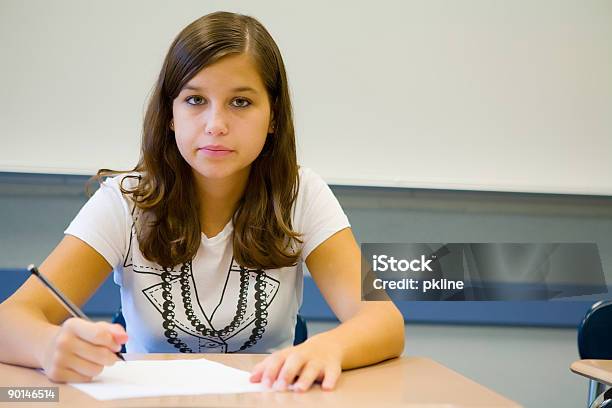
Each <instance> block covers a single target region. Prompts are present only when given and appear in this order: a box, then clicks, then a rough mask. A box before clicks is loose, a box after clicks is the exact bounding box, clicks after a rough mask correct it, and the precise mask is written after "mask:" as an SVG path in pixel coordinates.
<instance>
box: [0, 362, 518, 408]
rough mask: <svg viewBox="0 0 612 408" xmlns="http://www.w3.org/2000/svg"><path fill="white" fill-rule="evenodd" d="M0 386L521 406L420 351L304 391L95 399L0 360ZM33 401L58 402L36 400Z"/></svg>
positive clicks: (238, 401) (189, 403) (334, 403)
mask: <svg viewBox="0 0 612 408" xmlns="http://www.w3.org/2000/svg"><path fill="white" fill-rule="evenodd" d="M265 356H266V355H264V354H231V355H228V354H189V355H187V354H146V355H145V354H125V357H126V360H135V359H159V360H161V359H174V358H207V359H210V360H212V361H217V362H220V363H223V364H226V365H228V366H231V367H235V368H238V369H242V370H247V371H249V370H250V369H251V368H252V367H253V366H254V365H255V364H256V363H257V362H259V361H261V360H262V359H263V358H264V357H265ZM0 386H2V387H8V386H13V387H49V386H59V406H79V407H117V406H121V407H143V406H154V407H155V406H184V407H195V406H198V407H208V406H214V407H253V406H266V407H280V406H282V407H286V406H304V407H306V406H308V407H310V406H312V407H317V408H321V407H328V406H329V407H343V406H350V407H351V408H354V407H362V406H364V407H365V406H368V407H375V406H377V407H400V406H402V407H405V406H425V405H426V406H428V407H519V406H520V405H519V404H517V403H515V402H513V401H511V400H509V399H507V398H505V397H502V396H501V395H499V394H497V393H495V392H493V391H491V390H489V389H488V388H485V387H484V386H482V385H480V384H478V383H476V382H474V381H472V380H470V379H468V378H466V377H463V376H462V375H460V374H458V373H456V372H454V371H452V370H450V369H448V368H446V367H444V366H442V365H440V364H438V363H436V362H435V361H433V360H430V359H428V358H422V357H401V358H396V359H392V360H387V361H384V362H382V363H379V364H376V365H372V366H369V367H364V368H359V369H355V370H349V371H345V372H343V374H342V376H341V377H340V380H339V381H338V384H337V386H336V389H335V390H334V391H322V390H321V389H320V387H319V386H318V385H317V386H315V387H314V388H313V389H311V390H309V391H308V392H305V393H294V392H291V391H288V392H264V393H245V394H216V395H211V394H209V395H197V396H176V397H155V398H131V399H122V400H111V401H98V400H95V399H93V398H91V397H89V396H88V395H87V394H84V393H82V392H81V391H79V390H77V389H76V388H73V387H71V386H69V385H66V384H54V383H53V382H51V381H49V380H48V379H47V377H45V376H44V374H43V373H41V372H40V371H38V370H34V369H30V368H23V367H18V366H12V365H8V364H2V363H0ZM36 406H37V407H41V408H42V407H44V406H58V404H57V403H43V402H39V403H36Z"/></svg>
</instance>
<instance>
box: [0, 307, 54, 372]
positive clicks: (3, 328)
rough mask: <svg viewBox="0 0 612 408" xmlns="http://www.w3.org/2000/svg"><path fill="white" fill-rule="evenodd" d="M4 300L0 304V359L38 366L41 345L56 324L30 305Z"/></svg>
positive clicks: (52, 331)
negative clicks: (9, 302) (0, 336)
mask: <svg viewBox="0 0 612 408" xmlns="http://www.w3.org/2000/svg"><path fill="white" fill-rule="evenodd" d="M7 303H8V302H5V303H3V304H1V305H0V333H2V339H1V340H0V361H2V362H3V363H9V364H17V365H21V366H25V367H33V368H40V367H41V356H42V353H43V352H44V348H45V347H46V346H47V345H48V344H49V342H50V341H51V339H52V338H53V336H55V334H56V333H57V331H58V330H59V329H60V327H59V326H57V325H54V324H52V323H50V322H49V321H48V320H47V318H46V316H45V315H44V314H43V312H42V311H40V310H38V309H36V308H34V307H29V306H28V305H23V304H18V303H17V304H7Z"/></svg>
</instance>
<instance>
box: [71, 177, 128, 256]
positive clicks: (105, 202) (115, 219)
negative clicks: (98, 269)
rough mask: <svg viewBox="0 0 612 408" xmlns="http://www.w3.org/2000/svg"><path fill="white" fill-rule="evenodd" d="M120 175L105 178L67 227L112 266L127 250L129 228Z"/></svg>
mask: <svg viewBox="0 0 612 408" xmlns="http://www.w3.org/2000/svg"><path fill="white" fill-rule="evenodd" d="M119 177H122V176H116V177H113V178H110V179H107V180H105V181H104V182H103V183H102V185H101V186H100V188H99V189H98V191H96V192H95V194H94V195H93V196H92V197H91V198H90V199H89V200H88V201H87V202H86V203H85V205H84V206H83V208H81V210H80V211H79V213H78V214H77V216H76V217H75V218H74V219H73V220H72V222H71V223H70V225H68V228H67V229H66V230H65V231H64V234H69V235H73V236H75V237H77V238H79V239H81V240H82V241H84V242H86V243H87V244H88V245H89V246H91V247H92V248H93V249H95V250H96V251H97V252H98V253H99V254H100V255H102V256H103V257H104V259H106V261H107V262H108V263H109V264H110V265H111V266H112V267H113V268H114V267H116V266H117V265H119V264H120V263H121V261H122V260H123V257H124V256H125V254H126V253H127V242H128V240H127V237H126V235H127V232H129V231H128V222H127V217H126V216H127V215H128V214H129V210H128V206H127V203H126V201H125V199H124V198H123V195H122V194H121V191H120V189H119Z"/></svg>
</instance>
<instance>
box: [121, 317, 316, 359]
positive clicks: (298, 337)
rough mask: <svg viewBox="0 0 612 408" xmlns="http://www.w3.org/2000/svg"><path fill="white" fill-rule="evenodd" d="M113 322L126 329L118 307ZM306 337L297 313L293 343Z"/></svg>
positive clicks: (303, 320)
mask: <svg viewBox="0 0 612 408" xmlns="http://www.w3.org/2000/svg"><path fill="white" fill-rule="evenodd" d="M113 323H118V324H120V325H121V326H123V328H124V329H126V330H127V327H126V324H125V318H124V317H123V313H122V312H121V309H119V311H118V312H117V313H115V315H114V316H113ZM307 338H308V327H307V326H306V320H305V319H304V318H303V317H302V316H300V315H299V314H298V315H297V321H296V323H295V334H294V337H293V345H294V346H297V345H298V344H301V343H303V342H305V341H306V339H307ZM121 352H122V353H125V344H124V345H123V346H121Z"/></svg>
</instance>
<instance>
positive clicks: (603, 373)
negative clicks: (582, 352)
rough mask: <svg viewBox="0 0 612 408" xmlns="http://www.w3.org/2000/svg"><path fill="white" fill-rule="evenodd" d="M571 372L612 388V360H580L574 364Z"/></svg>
mask: <svg viewBox="0 0 612 408" xmlns="http://www.w3.org/2000/svg"><path fill="white" fill-rule="evenodd" d="M570 370H572V371H573V372H575V373H576V374H580V375H582V376H584V377H587V378H590V379H592V380H595V381H599V382H600V383H603V384H607V385H610V386H612V360H578V361H575V362H573V363H572V365H571V366H570Z"/></svg>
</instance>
